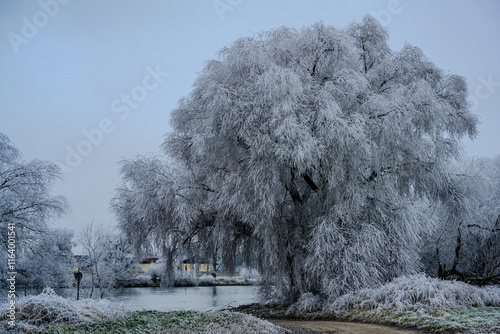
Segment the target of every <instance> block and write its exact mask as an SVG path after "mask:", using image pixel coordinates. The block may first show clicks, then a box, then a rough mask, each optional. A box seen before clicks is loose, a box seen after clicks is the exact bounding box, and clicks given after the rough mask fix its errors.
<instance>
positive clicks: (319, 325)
mask: <svg viewBox="0 0 500 334" xmlns="http://www.w3.org/2000/svg"><path fill="white" fill-rule="evenodd" d="M269 321H270V322H272V323H273V324H276V325H278V326H283V327H286V328H289V329H306V330H308V331H305V332H304V333H318V332H320V333H337V334H416V333H418V332H417V331H411V330H406V329H398V328H395V327H388V326H381V325H372V324H360V323H353V322H340V321H300V320H296V321H295V320H269Z"/></svg>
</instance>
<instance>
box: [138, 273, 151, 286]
mask: <svg viewBox="0 0 500 334" xmlns="http://www.w3.org/2000/svg"><path fill="white" fill-rule="evenodd" d="M135 281H136V282H137V284H140V285H147V284H149V283H151V275H147V274H141V275H137V276H136V277H135Z"/></svg>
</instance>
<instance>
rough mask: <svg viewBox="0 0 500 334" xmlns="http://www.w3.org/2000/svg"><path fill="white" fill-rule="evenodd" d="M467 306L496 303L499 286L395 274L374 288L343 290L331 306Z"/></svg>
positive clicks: (498, 303) (499, 300)
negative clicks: (474, 284)
mask: <svg viewBox="0 0 500 334" xmlns="http://www.w3.org/2000/svg"><path fill="white" fill-rule="evenodd" d="M467 306H500V289H498V288H478V287H475V286H472V285H469V284H466V283H463V282H457V281H443V280H440V279H437V278H431V277H428V276H426V275H424V274H419V275H413V276H403V277H399V278H396V279H394V280H393V281H392V282H389V283H387V284H385V285H383V286H381V287H379V288H376V289H362V290H359V291H357V292H353V293H348V294H345V295H343V296H341V297H339V298H338V299H337V300H336V301H335V302H334V303H333V305H332V306H331V308H332V309H335V310H345V309H351V308H357V309H363V310H367V309H377V308H382V309H385V308H387V309H397V310H400V311H419V310H420V311H429V310H434V309H439V308H458V307H467Z"/></svg>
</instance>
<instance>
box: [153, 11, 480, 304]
mask: <svg viewBox="0 0 500 334" xmlns="http://www.w3.org/2000/svg"><path fill="white" fill-rule="evenodd" d="M387 39H388V34H387V31H386V30H385V29H384V28H383V27H382V26H381V25H380V24H379V23H378V22H377V21H376V20H375V19H373V18H372V17H370V16H367V17H365V18H364V19H363V21H362V22H361V23H355V24H352V25H351V26H350V27H348V28H347V29H344V30H341V29H336V28H333V27H329V26H325V25H324V24H322V23H318V24H315V25H313V26H311V27H306V28H303V29H301V30H295V29H292V28H286V27H282V28H279V29H275V30H271V31H268V32H264V33H261V34H259V35H257V36H254V37H249V38H242V39H239V40H236V41H235V42H234V43H233V44H232V45H231V46H229V47H226V48H224V49H222V50H221V51H220V53H219V56H218V59H216V60H211V61H208V62H207V63H206V66H205V68H204V70H203V71H202V73H201V74H200V75H199V77H198V78H197V80H196V82H195V84H194V88H193V90H192V92H191V93H190V95H189V96H188V97H186V98H183V99H182V100H181V101H180V102H179V105H178V107H177V108H176V109H175V110H174V111H173V112H172V115H171V117H172V118H171V123H172V128H173V131H172V133H170V134H169V135H168V137H167V139H166V140H165V142H164V148H165V150H166V152H167V154H168V155H169V157H170V158H171V159H173V160H175V162H176V164H178V165H179V166H181V169H182V170H183V173H185V174H187V175H190V181H189V182H192V183H193V184H194V185H195V186H193V187H186V189H184V190H180V191H179V192H178V193H177V194H176V195H175V198H174V199H175V201H172V202H170V203H173V204H174V207H168V209H169V210H170V209H171V210H172V211H171V212H172V213H173V214H174V216H172V217H171V218H170V219H171V220H170V222H172V220H175V221H180V222H182V224H183V226H185V227H186V226H187V227H190V228H192V229H193V230H194V231H196V228H197V227H199V226H200V221H205V223H204V224H201V225H204V226H205V225H209V226H215V227H217V228H214V229H213V230H212V231H211V233H212V234H215V236H216V237H218V238H223V237H224V236H225V235H227V234H230V235H231V238H230V239H231V240H233V243H232V244H231V245H228V246H227V247H225V245H226V243H222V244H223V246H224V247H225V249H224V251H223V253H225V254H230V253H231V252H234V251H236V250H243V251H244V253H245V254H246V255H247V256H246V259H247V260H248V263H249V264H250V265H253V266H256V267H259V268H260V270H261V271H262V274H263V281H264V286H263V292H265V294H264V296H265V297H266V299H268V300H279V301H282V302H287V303H290V302H294V301H296V300H298V299H299V298H300V296H301V295H302V294H304V293H313V294H316V295H319V296H321V297H323V298H325V299H332V298H335V297H337V296H338V295H339V294H341V293H344V292H346V291H349V290H352V289H357V288H361V287H367V286H373V285H376V284H378V283H380V282H382V281H385V280H387V279H390V278H392V277H395V276H399V275H402V274H409V273H412V272H415V271H417V270H418V269H419V266H420V261H419V252H418V251H419V246H420V242H421V237H422V235H423V233H424V232H426V231H427V230H429V229H430V228H432V226H433V224H434V219H433V217H434V215H433V214H432V212H430V211H429V210H428V205H427V203H428V202H432V201H443V200H446V199H447V198H449V197H450V196H453V194H452V193H450V189H451V188H450V187H449V183H450V182H451V181H450V177H449V172H448V169H447V165H448V163H449V162H450V161H452V160H453V159H454V158H456V157H457V156H458V155H459V154H460V142H459V141H460V139H461V138H462V137H463V136H470V137H474V136H475V134H476V123H477V119H476V117H475V116H474V115H472V114H471V112H470V110H469V105H468V103H467V100H466V98H467V85H466V83H465V80H464V79H463V78H462V77H459V76H457V75H453V74H444V73H443V71H442V70H440V69H439V68H437V67H436V66H435V65H434V64H433V63H432V62H431V61H430V60H429V59H428V58H427V57H426V56H425V55H424V54H423V53H422V51H421V50H420V49H419V48H417V47H415V46H411V45H408V44H407V45H405V46H404V47H403V49H402V50H401V51H397V52H395V51H392V50H391V49H390V48H389V46H388V44H387ZM207 217H208V219H207ZM165 223H167V224H168V222H167V221H162V222H161V223H160V225H159V226H162V225H161V224H165ZM163 230H165V229H163ZM167 238H168V237H167ZM235 242H236V243H235Z"/></svg>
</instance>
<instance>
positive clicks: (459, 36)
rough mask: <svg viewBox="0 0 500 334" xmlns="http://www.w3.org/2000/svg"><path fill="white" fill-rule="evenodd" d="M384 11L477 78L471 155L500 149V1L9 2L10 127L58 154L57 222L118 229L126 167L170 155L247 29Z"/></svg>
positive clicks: (4, 66)
mask: <svg viewBox="0 0 500 334" xmlns="http://www.w3.org/2000/svg"><path fill="white" fill-rule="evenodd" d="M365 14H372V15H373V16H375V17H376V18H378V19H379V21H380V22H381V23H382V24H383V25H384V26H386V27H387V29H388V30H389V34H390V45H391V47H392V49H393V50H400V49H401V48H402V47H403V45H404V43H405V42H408V43H410V44H413V45H416V46H418V47H420V48H421V49H422V50H423V52H424V53H425V54H426V55H427V56H428V57H429V58H430V59H431V60H432V61H434V62H435V63H436V65H437V66H439V67H440V68H442V69H443V70H444V71H446V72H452V73H455V74H459V75H462V76H465V77H466V78H467V81H468V84H469V88H470V94H471V96H470V97H471V103H472V105H473V108H474V110H475V113H477V114H478V115H479V116H480V118H481V122H482V123H481V124H480V126H479V130H480V135H479V137H478V138H477V139H476V140H475V141H474V142H470V141H466V142H465V148H466V152H467V154H468V155H474V156H493V155H496V154H500V145H499V143H500V131H498V126H499V125H500V110H499V106H500V66H499V56H500V2H499V1H496V0H488V1H487V0H476V1H457V0H447V1H415V0H413V1H411V0H399V1H397V0H382V1H347V0H345V1H340V0H338V1H333V0H329V1H327V0H325V1H290V0H288V1H264V0H216V1H213V0H206V1H202V0H199V1H195V0H184V1H181V0H179V1H160V0H156V1H154V0H150V1H126V0H114V1H111V0H86V1H77V0H73V1H70V0H41V1H1V2H0V37H1V39H0V71H1V72H0V73H1V76H0V132H2V133H5V134H7V135H8V136H9V138H10V139H11V140H12V141H13V142H14V143H15V144H16V145H17V147H18V148H19V149H20V150H21V152H23V154H24V156H25V158H26V159H34V158H40V159H43V160H50V161H54V162H57V163H59V164H60V165H61V166H62V167H63V169H64V171H65V172H64V182H63V183H60V184H58V185H57V186H56V187H55V189H54V193H57V194H62V195H64V196H66V197H67V198H68V200H69V201H70V203H71V206H72V211H71V212H69V213H68V214H67V215H66V216H65V217H63V218H62V219H60V220H57V221H54V222H53V226H56V227H66V228H69V229H73V230H75V231H78V230H79V229H80V227H81V226H83V225H86V224H88V223H90V222H91V221H92V219H94V220H95V222H96V223H98V224H113V223H114V217H113V216H112V214H111V213H110V211H109V209H108V208H109V201H110V199H111V198H112V196H113V194H114V189H115V187H116V186H117V185H118V183H119V176H118V165H117V162H118V161H119V160H121V159H123V158H133V157H134V156H136V155H137V154H146V153H148V152H159V146H160V145H161V143H162V141H163V136H164V135H165V134H166V133H167V132H168V131H169V130H170V127H169V114H170V111H171V110H172V109H173V108H175V106H176V104H177V101H178V99H179V98H180V97H182V96H185V95H187V94H189V92H190V90H191V85H192V83H193V81H194V79H195V78H196V75H197V73H198V72H199V71H200V70H201V69H202V68H203V64H204V61H206V60H208V59H212V58H214V57H215V56H216V53H217V51H218V50H219V49H220V48H222V47H223V46H226V45H228V44H229V43H231V42H232V41H234V40H235V39H237V38H239V37H244V36H249V35H251V34H253V33H255V32H260V31H263V30H269V29H271V28H274V27H278V26H282V25H285V26H292V27H296V28H300V27H302V26H305V25H311V24H313V23H314V22H317V21H320V20H323V21H324V22H325V23H326V24H328V25H333V26H336V27H339V28H343V27H346V26H347V25H349V23H351V22H353V21H360V20H361V19H362V17H363V16H364V15H365Z"/></svg>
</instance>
